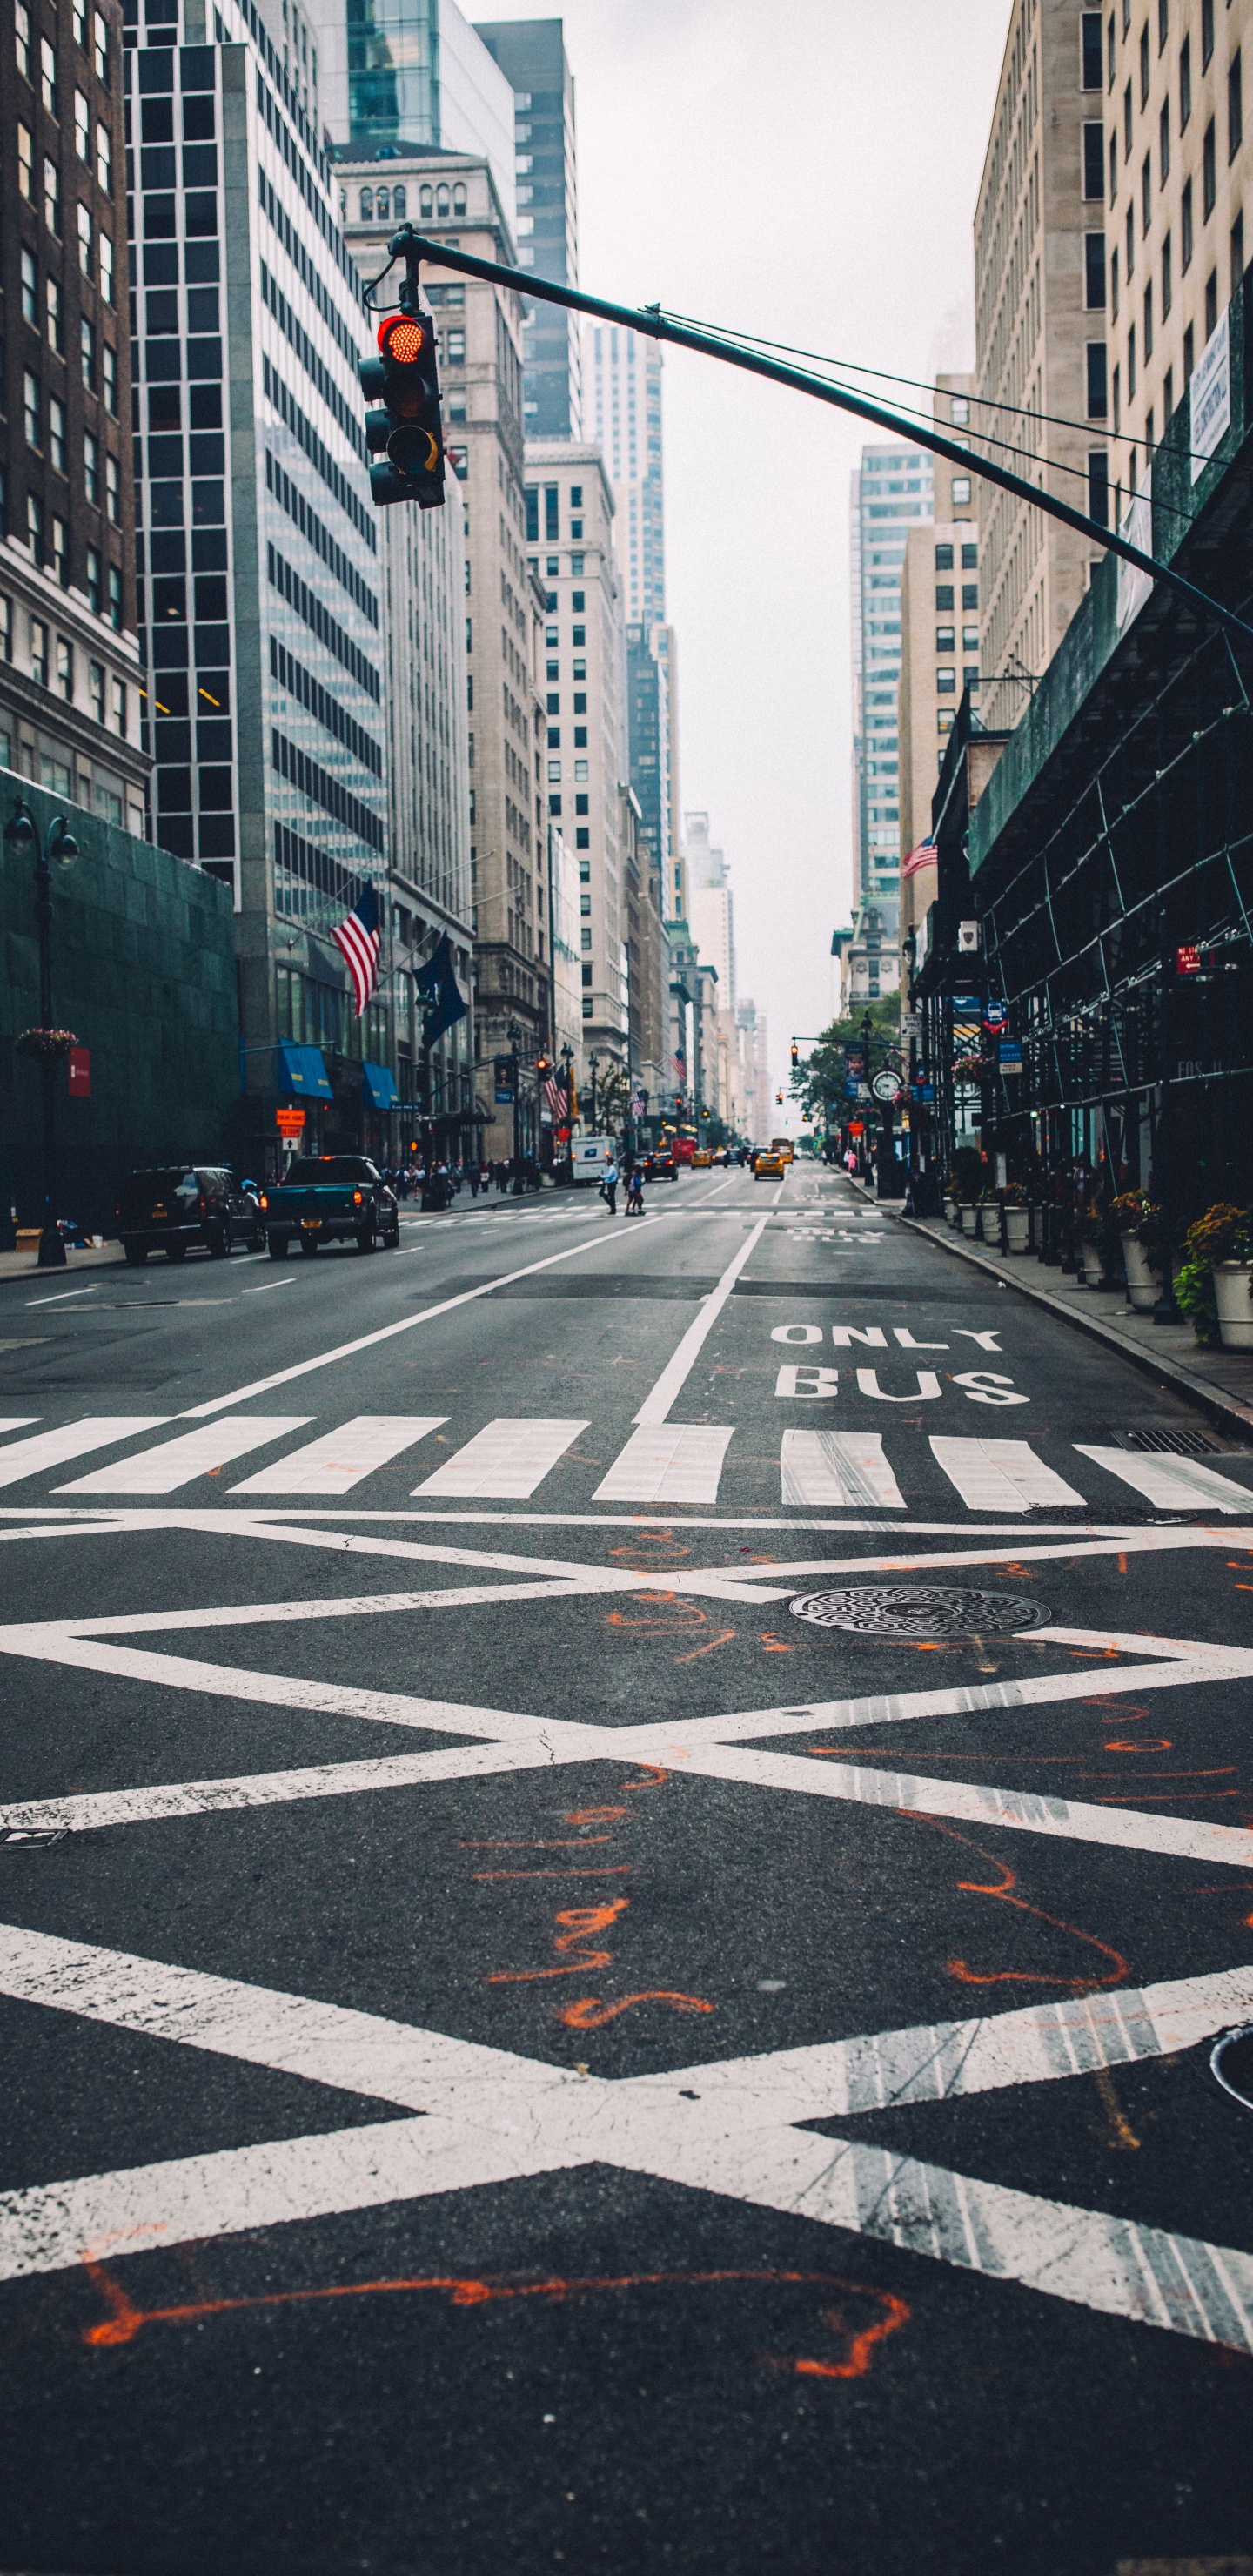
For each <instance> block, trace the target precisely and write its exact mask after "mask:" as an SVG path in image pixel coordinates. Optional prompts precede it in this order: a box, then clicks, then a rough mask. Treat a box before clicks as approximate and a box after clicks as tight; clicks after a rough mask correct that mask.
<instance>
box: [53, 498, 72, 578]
mask: <svg viewBox="0 0 1253 2576" xmlns="http://www.w3.org/2000/svg"><path fill="white" fill-rule="evenodd" d="M52 573H53V579H54V580H55V581H58V582H59V583H60V585H61V588H62V590H68V589H69V586H70V534H69V530H68V528H67V527H66V524H65V521H64V519H58V518H57V517H56V515H55V513H54V514H53V520H52Z"/></svg>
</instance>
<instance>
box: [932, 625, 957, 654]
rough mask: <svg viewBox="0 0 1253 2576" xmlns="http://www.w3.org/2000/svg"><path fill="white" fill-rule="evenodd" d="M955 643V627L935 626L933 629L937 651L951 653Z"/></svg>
mask: <svg viewBox="0 0 1253 2576" xmlns="http://www.w3.org/2000/svg"><path fill="white" fill-rule="evenodd" d="M955 643H956V630H955V628H953V627H952V626H937V628H936V630H935V649H936V651H937V653H951V652H952V651H953V650H954V648H955Z"/></svg>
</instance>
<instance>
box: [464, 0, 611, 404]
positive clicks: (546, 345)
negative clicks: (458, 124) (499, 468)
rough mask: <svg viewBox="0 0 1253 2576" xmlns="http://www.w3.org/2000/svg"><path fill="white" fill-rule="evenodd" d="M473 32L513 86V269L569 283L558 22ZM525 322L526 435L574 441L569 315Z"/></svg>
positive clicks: (572, 183)
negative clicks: (515, 255)
mask: <svg viewBox="0 0 1253 2576" xmlns="http://www.w3.org/2000/svg"><path fill="white" fill-rule="evenodd" d="M477 33H478V35H480V36H481V37H482V39H483V43H484V45H485V46H487V48H488V49H489V51H490V52H491V54H492V55H493V57H494V59H495V60H496V62H498V63H499V65H500V68H501V71H502V72H503V73H504V75H505V77H506V79H507V80H508V82H509V84H510V86H511V88H512V90H513V106H514V146H515V161H516V170H515V177H516V183H517V191H518V203H517V228H516V239H517V244H518V266H519V267H520V268H533V269H535V270H536V271H537V273H538V274H539V275H540V276H541V277H550V278H552V280H553V282H554V284H555V285H558V286H577V284H578V278H579V204H578V179H577V168H576V161H575V142H574V82H573V79H572V77H571V73H570V66H569V63H568V62H567V61H566V49H565V43H564V35H563V28H562V22H561V20H560V18H515V19H506V20H498V21H493V23H492V24H490V25H488V26H480V27H479V28H478V29H477ZM445 139H450V138H445ZM524 327H525V332H526V383H525V388H524V397H523V398H524V401H525V405H526V434H527V437H528V438H579V437H581V435H582V422H583V401H582V390H581V383H580V373H579V361H580V344H579V322H578V316H577V314H574V313H563V312H562V311H561V309H560V307H559V306H558V305H555V304H528V305H526V306H525V308H524Z"/></svg>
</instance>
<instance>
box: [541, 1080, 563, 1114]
mask: <svg viewBox="0 0 1253 2576" xmlns="http://www.w3.org/2000/svg"><path fill="white" fill-rule="evenodd" d="M544 1098H545V1100H546V1101H547V1102H548V1106H549V1108H550V1109H551V1111H552V1113H553V1116H554V1118H556V1119H557V1120H558V1121H560V1120H561V1119H563V1118H564V1117H565V1114H566V1095H565V1090H564V1088H563V1086H562V1084H561V1083H560V1082H559V1081H558V1080H557V1076H556V1074H555V1073H550V1074H549V1077H548V1080H547V1082H546V1083H545V1085H544Z"/></svg>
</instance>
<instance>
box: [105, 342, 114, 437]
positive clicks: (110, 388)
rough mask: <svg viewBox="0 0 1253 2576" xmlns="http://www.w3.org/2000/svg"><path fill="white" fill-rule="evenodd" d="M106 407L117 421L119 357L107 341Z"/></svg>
mask: <svg viewBox="0 0 1253 2576" xmlns="http://www.w3.org/2000/svg"><path fill="white" fill-rule="evenodd" d="M104 407H105V410H106V411H107V412H108V413H109V414H110V416H111V418H112V419H114V420H116V419H117V357H116V355H115V352H114V351H113V350H112V349H111V348H110V346H109V343H108V341H107V340H106V341H105V344H104Z"/></svg>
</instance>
